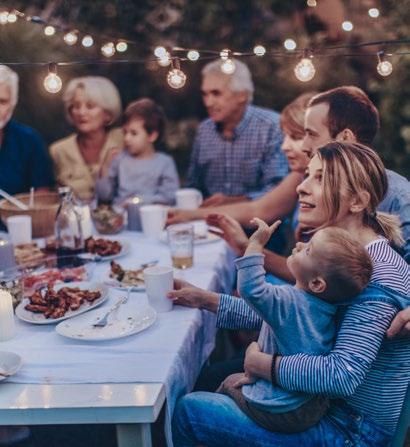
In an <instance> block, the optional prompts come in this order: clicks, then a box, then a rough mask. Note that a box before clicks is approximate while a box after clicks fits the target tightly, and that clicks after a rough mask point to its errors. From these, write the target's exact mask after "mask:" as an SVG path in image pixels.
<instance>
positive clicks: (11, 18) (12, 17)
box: [7, 12, 17, 23]
mask: <svg viewBox="0 0 410 447" xmlns="http://www.w3.org/2000/svg"><path fill="white" fill-rule="evenodd" d="M7 21H8V22H9V23H16V22H17V16H16V14H14V13H13V12H11V13H9V15H8V16H7Z"/></svg>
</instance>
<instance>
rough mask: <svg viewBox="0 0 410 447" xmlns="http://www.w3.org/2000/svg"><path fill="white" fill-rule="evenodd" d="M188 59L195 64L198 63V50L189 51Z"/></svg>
mask: <svg viewBox="0 0 410 447" xmlns="http://www.w3.org/2000/svg"><path fill="white" fill-rule="evenodd" d="M187 58H188V59H189V60H190V61H193V62H195V61H197V60H198V59H199V53H198V51H196V50H189V51H188V53H187Z"/></svg>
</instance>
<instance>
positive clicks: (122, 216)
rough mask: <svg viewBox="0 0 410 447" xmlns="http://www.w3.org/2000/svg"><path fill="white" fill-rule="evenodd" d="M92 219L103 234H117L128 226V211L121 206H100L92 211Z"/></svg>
mask: <svg viewBox="0 0 410 447" xmlns="http://www.w3.org/2000/svg"><path fill="white" fill-rule="evenodd" d="M91 217H92V219H93V222H94V226H95V229H96V230H97V231H98V232H99V233H101V234H117V233H119V232H120V231H122V230H123V229H124V226H125V224H126V211H125V209H124V208H122V207H120V206H110V205H100V206H98V207H97V208H95V209H93V210H92V211H91Z"/></svg>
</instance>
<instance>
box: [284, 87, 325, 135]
mask: <svg viewBox="0 0 410 447" xmlns="http://www.w3.org/2000/svg"><path fill="white" fill-rule="evenodd" d="M315 95H316V92H307V93H303V94H302V95H299V96H298V97H297V98H296V99H294V100H293V101H292V102H290V103H289V104H288V105H287V106H286V107H285V108H284V109H283V110H282V112H281V114H280V126H281V128H282V130H283V131H284V132H285V133H286V134H288V135H289V136H290V137H291V138H293V139H294V140H301V139H302V138H303V137H304V136H305V126H304V124H305V113H306V109H307V108H308V104H309V102H310V100H311V99H312V98H313V97H314V96H315Z"/></svg>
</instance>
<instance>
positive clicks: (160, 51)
mask: <svg viewBox="0 0 410 447" xmlns="http://www.w3.org/2000/svg"><path fill="white" fill-rule="evenodd" d="M167 54H168V52H167V50H166V48H164V47H157V48H155V50H154V55H155V56H156V57H158V58H159V59H161V58H163V57H165V56H166V55H167Z"/></svg>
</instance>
